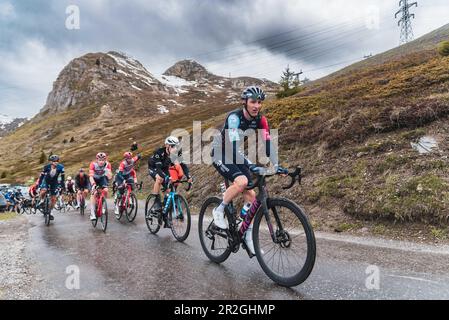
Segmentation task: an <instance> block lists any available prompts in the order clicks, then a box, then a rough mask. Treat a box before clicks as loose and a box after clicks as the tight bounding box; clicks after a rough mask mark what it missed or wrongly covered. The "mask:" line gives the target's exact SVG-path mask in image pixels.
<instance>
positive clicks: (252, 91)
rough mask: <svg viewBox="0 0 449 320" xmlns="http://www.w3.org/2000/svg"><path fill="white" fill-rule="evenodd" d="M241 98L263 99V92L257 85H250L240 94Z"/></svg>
mask: <svg viewBox="0 0 449 320" xmlns="http://www.w3.org/2000/svg"><path fill="white" fill-rule="evenodd" d="M241 98H242V99H243V100H247V99H254V100H262V101H263V100H265V92H263V90H262V89H261V88H259V87H257V86H251V87H248V88H246V89H245V90H244V91H243V92H242V95H241Z"/></svg>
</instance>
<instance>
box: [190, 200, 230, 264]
mask: <svg viewBox="0 0 449 320" xmlns="http://www.w3.org/2000/svg"><path fill="white" fill-rule="evenodd" d="M220 203H221V199H219V198H217V197H212V198H209V199H207V200H206V201H205V202H204V204H203V206H202V207H201V211H200V214H199V217H198V233H199V236H200V243H201V247H202V248H203V251H204V253H205V254H206V256H207V257H208V258H209V260H211V261H212V262H215V263H222V262H224V261H226V259H228V257H229V255H230V254H231V248H230V246H229V241H228V235H227V233H226V231H224V230H221V229H218V228H217V227H216V226H215V225H214V223H213V222H214V217H213V215H212V210H213V209H214V208H216V207H218V206H219V205H220Z"/></svg>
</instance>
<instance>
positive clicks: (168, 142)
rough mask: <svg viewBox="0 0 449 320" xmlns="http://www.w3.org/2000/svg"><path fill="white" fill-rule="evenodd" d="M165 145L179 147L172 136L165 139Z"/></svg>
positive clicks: (177, 141) (176, 140)
mask: <svg viewBox="0 0 449 320" xmlns="http://www.w3.org/2000/svg"><path fill="white" fill-rule="evenodd" d="M165 144H168V145H170V146H178V145H179V139H178V138H176V137H173V136H170V137H168V138H167V139H165Z"/></svg>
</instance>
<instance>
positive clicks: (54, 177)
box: [39, 163, 65, 184]
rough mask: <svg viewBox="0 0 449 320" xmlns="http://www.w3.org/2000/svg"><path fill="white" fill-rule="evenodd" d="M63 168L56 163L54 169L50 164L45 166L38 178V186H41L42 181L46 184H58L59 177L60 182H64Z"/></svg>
mask: <svg viewBox="0 0 449 320" xmlns="http://www.w3.org/2000/svg"><path fill="white" fill-rule="evenodd" d="M64 175H65V171H64V166H63V165H62V164H60V163H58V164H57V165H56V166H55V167H54V168H53V166H52V164H47V165H46V166H45V167H44V169H43V170H42V173H41V175H40V177H39V184H41V183H42V182H43V181H44V180H45V181H46V182H58V178H59V176H61V182H62V183H63V182H64Z"/></svg>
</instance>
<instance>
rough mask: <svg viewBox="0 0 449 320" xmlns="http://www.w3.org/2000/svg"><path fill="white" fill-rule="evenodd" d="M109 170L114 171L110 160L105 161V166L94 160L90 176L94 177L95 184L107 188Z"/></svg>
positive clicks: (90, 167)
mask: <svg viewBox="0 0 449 320" xmlns="http://www.w3.org/2000/svg"><path fill="white" fill-rule="evenodd" d="M107 172H112V166H111V164H110V163H109V162H108V161H105V162H104V165H103V166H100V165H99V164H98V162H97V161H93V162H92V163H91V164H90V166H89V176H90V177H93V178H94V180H95V184H96V185H97V186H99V187H100V188H106V187H107V186H108V184H109V179H108V177H107V175H106V173H107Z"/></svg>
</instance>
